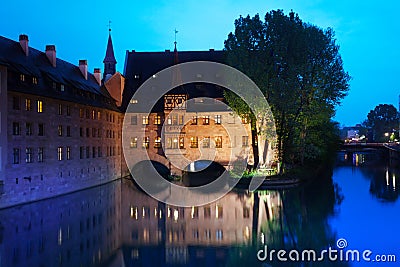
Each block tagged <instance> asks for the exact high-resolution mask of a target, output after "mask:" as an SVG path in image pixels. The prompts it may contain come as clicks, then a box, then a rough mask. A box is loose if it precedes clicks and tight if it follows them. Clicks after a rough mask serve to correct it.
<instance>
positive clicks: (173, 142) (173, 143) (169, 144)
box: [167, 137, 179, 149]
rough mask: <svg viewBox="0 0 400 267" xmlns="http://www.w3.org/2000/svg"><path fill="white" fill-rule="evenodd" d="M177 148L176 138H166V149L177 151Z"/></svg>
mask: <svg viewBox="0 0 400 267" xmlns="http://www.w3.org/2000/svg"><path fill="white" fill-rule="evenodd" d="M178 146H179V143H178V138H177V137H174V138H171V137H168V138H167V148H171V149H177V148H178Z"/></svg>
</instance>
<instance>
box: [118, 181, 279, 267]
mask: <svg viewBox="0 0 400 267" xmlns="http://www.w3.org/2000/svg"><path fill="white" fill-rule="evenodd" d="M256 198H259V200H256V201H255V199H256ZM121 207H122V212H121V214H122V219H121V220H122V221H123V222H124V223H123V225H122V232H124V233H128V234H125V235H124V236H123V237H122V243H123V245H124V254H125V260H126V261H130V262H132V264H133V263H135V262H136V263H138V262H145V261H146V262H148V261H150V262H151V261H152V260H155V259H149V254H151V252H150V251H151V250H157V251H158V252H157V253H158V254H159V256H158V261H157V263H155V264H161V263H168V262H169V263H186V262H188V261H190V260H191V259H192V258H194V259H195V260H202V259H203V260H205V259H206V258H208V259H210V258H211V259H215V260H216V259H219V260H226V258H227V257H228V252H227V251H226V247H227V246H235V245H237V246H239V245H243V244H250V243H251V242H252V240H253V235H254V234H255V235H256V236H257V238H259V237H260V236H261V225H263V224H264V223H265V222H266V221H268V220H274V219H276V218H277V216H279V212H280V207H281V199H280V197H279V193H278V192H260V193H256V195H254V194H253V193H248V192H230V193H228V194H227V195H225V196H224V197H223V198H221V199H219V200H217V201H215V202H213V203H210V204H207V205H204V206H200V207H187V208H182V207H173V206H169V205H166V204H162V203H159V202H158V201H156V200H154V199H153V198H151V197H148V196H147V195H145V194H144V193H142V192H141V191H138V189H136V188H135V187H133V186H131V187H128V186H126V187H125V186H123V191H122V206H121ZM254 212H256V213H257V214H254ZM267 234H268V233H265V232H264V233H263V235H267ZM209 247H214V248H215V249H214V250H210V249H209ZM153 263H154V262H153Z"/></svg>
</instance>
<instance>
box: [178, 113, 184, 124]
mask: <svg viewBox="0 0 400 267" xmlns="http://www.w3.org/2000/svg"><path fill="white" fill-rule="evenodd" d="M183 121H184V116H183V115H179V122H178V123H179V125H183Z"/></svg>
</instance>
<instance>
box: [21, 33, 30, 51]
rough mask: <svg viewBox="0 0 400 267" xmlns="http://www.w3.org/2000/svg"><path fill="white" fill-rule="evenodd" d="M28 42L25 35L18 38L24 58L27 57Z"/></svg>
mask: <svg viewBox="0 0 400 267" xmlns="http://www.w3.org/2000/svg"><path fill="white" fill-rule="evenodd" d="M28 43H29V40H28V35H26V34H21V35H20V36H19V44H20V45H21V48H22V50H24V53H25V56H29V46H28Z"/></svg>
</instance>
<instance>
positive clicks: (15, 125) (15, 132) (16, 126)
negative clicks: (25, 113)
mask: <svg viewBox="0 0 400 267" xmlns="http://www.w3.org/2000/svg"><path fill="white" fill-rule="evenodd" d="M20 133H21V131H20V127H19V123H18V122H13V135H20Z"/></svg>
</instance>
